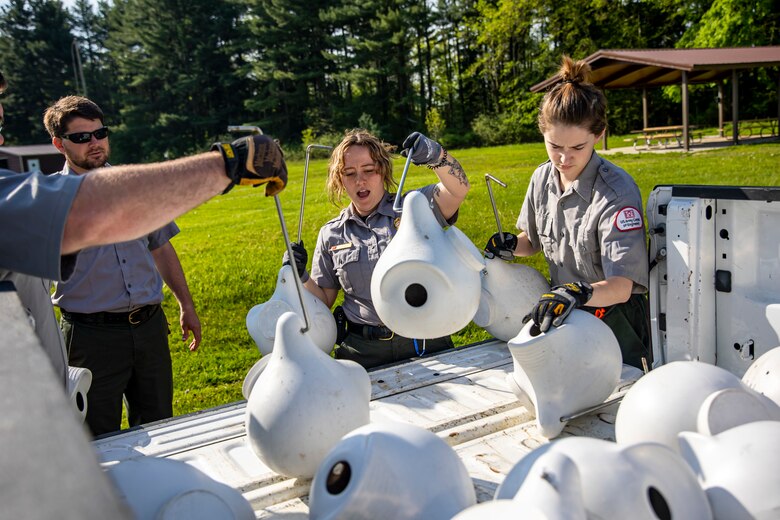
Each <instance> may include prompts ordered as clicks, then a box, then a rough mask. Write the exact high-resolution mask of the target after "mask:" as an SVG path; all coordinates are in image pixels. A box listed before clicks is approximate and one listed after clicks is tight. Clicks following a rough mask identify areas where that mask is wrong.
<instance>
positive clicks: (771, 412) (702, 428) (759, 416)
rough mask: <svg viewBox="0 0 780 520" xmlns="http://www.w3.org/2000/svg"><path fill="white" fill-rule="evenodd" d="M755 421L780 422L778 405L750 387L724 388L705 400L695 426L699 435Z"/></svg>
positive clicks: (715, 433)
mask: <svg viewBox="0 0 780 520" xmlns="http://www.w3.org/2000/svg"><path fill="white" fill-rule="evenodd" d="M756 421H780V406H777V405H776V404H775V402H774V401H772V400H771V399H769V398H768V397H766V396H763V395H761V394H759V393H758V392H755V391H753V390H751V389H749V388H724V389H723V390H718V391H717V392H713V393H712V394H710V395H709V397H707V398H706V399H705V400H704V402H703V403H702V405H701V408H699V414H698V416H697V419H696V428H697V431H698V432H699V433H701V434H704V435H717V434H719V433H721V432H724V431H726V430H730V429H731V428H734V427H736V426H739V425H742V424H747V423H750V422H756ZM778 442H780V439H778Z"/></svg>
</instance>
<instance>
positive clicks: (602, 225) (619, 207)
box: [517, 151, 648, 293]
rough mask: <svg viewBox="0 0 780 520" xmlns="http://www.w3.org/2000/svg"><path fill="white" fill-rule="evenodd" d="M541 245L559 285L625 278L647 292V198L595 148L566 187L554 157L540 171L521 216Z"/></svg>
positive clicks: (637, 290) (636, 290)
mask: <svg viewBox="0 0 780 520" xmlns="http://www.w3.org/2000/svg"><path fill="white" fill-rule="evenodd" d="M517 228H518V229H520V230H523V231H525V232H526V233H527V234H528V238H529V240H530V241H531V244H532V245H533V246H534V247H535V248H539V247H541V249H542V251H543V252H544V257H545V259H546V260H547V264H548V265H549V267H550V279H551V282H552V284H553V285H559V284H563V283H568V282H576V281H580V280H584V281H586V282H589V283H594V282H598V281H601V280H605V279H606V278H609V277H610V276H622V277H625V278H628V279H630V280H633V281H634V288H633V291H632V292H634V293H645V292H647V285H648V260H647V243H646V239H645V225H644V218H643V212H642V196H641V194H640V192H639V188H638V187H637V185H636V183H635V182H634V180H633V179H632V178H631V176H630V175H629V174H628V173H626V172H625V170H623V169H621V168H619V167H617V166H615V165H614V164H612V163H611V162H609V161H607V160H605V159H603V158H601V157H599V156H598V154H596V152H595V151H594V152H593V155H592V156H591V158H590V161H589V162H588V164H587V165H586V166H585V169H584V170H583V171H582V173H581V174H580V176H579V177H578V178H577V180H576V181H574V183H573V184H572V185H571V186H569V188H568V189H567V190H566V191H561V188H560V182H559V173H558V170H556V169H555V167H554V166H553V165H552V163H551V162H550V161H547V162H545V163H544V164H542V165H541V166H539V167H538V168H537V169H536V171H534V173H533V175H532V176H531V182H530V183H529V185H528V191H527V192H526V194H525V201H524V202H523V207H522V209H521V211H520V217H519V218H518V219H517Z"/></svg>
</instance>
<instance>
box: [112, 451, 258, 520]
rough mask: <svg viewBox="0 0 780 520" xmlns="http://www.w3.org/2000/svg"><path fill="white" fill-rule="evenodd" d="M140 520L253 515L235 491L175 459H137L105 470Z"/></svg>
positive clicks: (234, 519) (246, 518) (249, 518)
mask: <svg viewBox="0 0 780 520" xmlns="http://www.w3.org/2000/svg"><path fill="white" fill-rule="evenodd" d="M106 473H107V474H108V476H109V478H111V480H112V481H113V482H114V485H115V486H116V489H117V490H118V491H119V494H120V495H121V496H122V498H124V500H125V502H126V503H127V505H128V506H129V507H130V509H131V510H132V512H133V515H134V516H135V518H137V519H139V520H177V519H180V518H187V519H188V520H189V519H192V520H214V519H216V518H219V519H224V520H254V518H255V512H254V511H253V510H252V506H251V505H250V504H249V502H247V501H246V499H245V498H244V497H243V496H242V495H241V493H239V492H238V491H236V490H235V489H233V488H231V487H230V486H227V485H225V484H223V483H221V482H217V481H216V480H214V479H212V478H211V477H209V476H207V475H206V474H204V473H203V472H201V471H200V470H199V469H197V468H195V467H194V466H191V465H189V464H187V463H186V462H181V461H178V460H174V459H162V458H154V457H140V458H135V459H128V460H124V461H122V462H120V463H118V464H116V465H113V466H109V467H108V469H107V470H106Z"/></svg>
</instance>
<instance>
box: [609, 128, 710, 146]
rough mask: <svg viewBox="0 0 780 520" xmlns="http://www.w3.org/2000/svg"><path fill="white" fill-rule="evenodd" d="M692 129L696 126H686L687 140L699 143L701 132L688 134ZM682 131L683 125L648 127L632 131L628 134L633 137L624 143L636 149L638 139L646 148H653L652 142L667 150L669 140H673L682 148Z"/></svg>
mask: <svg viewBox="0 0 780 520" xmlns="http://www.w3.org/2000/svg"><path fill="white" fill-rule="evenodd" d="M694 128H696V126H694V125H688V130H689V132H688V140H689V141H690V143H693V142H694V140H697V141H696V142H701V138H702V134H701V132H696V133H693V132H690V130H691V129H694ZM684 129H685V127H684V126H683V125H669V126H648V127H645V128H643V129H641V130H632V131H631V132H630V133H632V134H635V136H634V137H629V138H626V139H624V141H629V142H633V146H634V148H636V147H637V142H638V141H639V140H640V139H641V140H642V141H644V144H645V146H646V147H647V148H650V147H651V146H653V142H655V143H656V144H655V145H656V146H662V147H664V148H667V147H668V146H669V144H670V142H671V140H674V143H676V145H677V146H682V145H683V130H684Z"/></svg>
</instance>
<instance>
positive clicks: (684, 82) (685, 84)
mask: <svg viewBox="0 0 780 520" xmlns="http://www.w3.org/2000/svg"><path fill="white" fill-rule="evenodd" d="M682 126H683V129H682V139H683V149H684V150H685V151H686V152H687V151H688V150H689V149H690V143H689V142H688V135H689V129H688V72H687V71H682Z"/></svg>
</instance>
